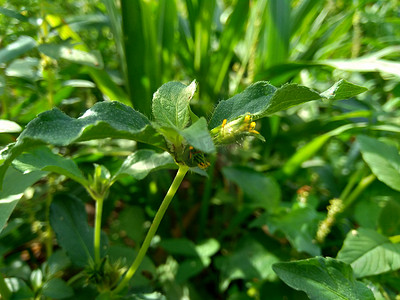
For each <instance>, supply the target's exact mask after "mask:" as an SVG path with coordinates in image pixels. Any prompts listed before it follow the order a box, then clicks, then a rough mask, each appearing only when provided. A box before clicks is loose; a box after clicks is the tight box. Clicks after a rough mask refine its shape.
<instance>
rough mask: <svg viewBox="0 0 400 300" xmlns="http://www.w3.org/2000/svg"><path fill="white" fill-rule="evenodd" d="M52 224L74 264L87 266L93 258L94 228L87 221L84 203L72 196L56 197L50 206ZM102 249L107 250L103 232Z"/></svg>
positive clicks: (61, 244) (59, 241)
mask: <svg viewBox="0 0 400 300" xmlns="http://www.w3.org/2000/svg"><path fill="white" fill-rule="evenodd" d="M50 224H51V227H52V228H53V230H54V232H55V233H56V236H57V240H58V243H59V245H60V246H61V247H62V248H63V249H64V250H65V251H66V252H67V254H68V256H69V257H70V258H71V261H72V263H73V264H75V265H76V266H79V267H84V266H87V264H88V263H89V261H91V260H93V259H94V258H93V228H91V227H89V225H88V223H87V215H86V211H85V206H84V205H83V203H82V202H81V201H80V200H78V199H77V198H74V197H72V196H64V198H56V199H54V200H53V202H52V203H51V206H50ZM101 244H102V245H101V251H102V253H103V254H104V253H105V251H106V250H107V245H108V239H107V235H106V234H104V233H102V236H101Z"/></svg>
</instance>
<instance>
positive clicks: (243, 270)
mask: <svg viewBox="0 0 400 300" xmlns="http://www.w3.org/2000/svg"><path fill="white" fill-rule="evenodd" d="M278 261H279V259H278V258H277V257H276V256H275V255H273V254H272V253H270V252H268V250H267V249H265V248H264V246H263V245H261V244H260V243H259V242H258V241H256V240H254V239H253V238H244V239H242V240H241V241H240V243H239V244H238V246H237V248H236V249H235V251H233V252H232V253H231V254H229V255H226V256H219V257H217V258H216V259H215V264H216V267H217V269H219V270H220V272H221V282H220V289H221V290H222V291H224V290H226V289H227V288H228V286H229V284H230V282H231V281H232V280H236V279H244V280H246V281H254V280H271V281H272V280H275V279H276V275H275V274H274V272H273V270H272V265H273V264H274V263H276V262H278Z"/></svg>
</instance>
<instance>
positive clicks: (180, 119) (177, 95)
mask: <svg viewBox="0 0 400 300" xmlns="http://www.w3.org/2000/svg"><path fill="white" fill-rule="evenodd" d="M195 91H196V82H195V81H192V83H191V84H190V85H188V86H186V85H184V84H182V83H180V82H174V81H173V82H168V83H165V84H163V85H162V86H161V87H160V88H159V89H158V90H157V91H156V92H155V93H154V95H153V103H152V111H153V115H154V118H155V121H156V123H157V124H158V125H159V126H160V127H173V128H174V127H176V128H177V129H184V128H185V127H186V126H187V124H188V123H189V120H190V109H189V102H190V100H191V99H192V97H193V95H194V93H195Z"/></svg>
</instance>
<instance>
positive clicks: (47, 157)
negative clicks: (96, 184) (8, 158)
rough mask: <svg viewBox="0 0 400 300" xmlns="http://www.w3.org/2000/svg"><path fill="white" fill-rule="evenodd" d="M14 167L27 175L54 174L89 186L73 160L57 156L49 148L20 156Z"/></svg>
mask: <svg viewBox="0 0 400 300" xmlns="http://www.w3.org/2000/svg"><path fill="white" fill-rule="evenodd" d="M13 166H14V167H15V168H16V169H17V170H19V171H21V172H23V173H25V174H27V173H30V172H32V171H47V172H54V173H57V174H61V175H65V176H67V177H68V178H71V179H72V180H75V181H76V182H79V183H80V184H82V185H83V186H88V181H87V179H86V178H85V176H84V175H83V174H82V172H81V170H79V168H78V166H77V165H76V163H75V162H74V161H73V160H72V159H69V158H66V157H63V156H60V155H58V154H55V153H53V152H52V151H51V150H50V149H49V148H47V147H39V148H35V149H33V150H31V151H30V152H29V153H24V154H22V155H20V156H19V157H18V159H16V160H15V161H14V162H13Z"/></svg>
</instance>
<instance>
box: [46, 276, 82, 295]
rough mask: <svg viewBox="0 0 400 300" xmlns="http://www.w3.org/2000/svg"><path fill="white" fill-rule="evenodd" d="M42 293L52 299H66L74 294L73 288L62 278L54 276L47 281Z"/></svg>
mask: <svg viewBox="0 0 400 300" xmlns="http://www.w3.org/2000/svg"><path fill="white" fill-rule="evenodd" d="M42 294H43V295H44V296H46V297H49V298H51V299H64V298H68V297H72V296H73V295H74V291H73V289H72V288H71V287H70V286H68V285H67V283H66V282H65V281H64V280H62V279H61V278H53V279H50V280H49V281H47V282H45V284H44V285H43V288H42Z"/></svg>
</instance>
